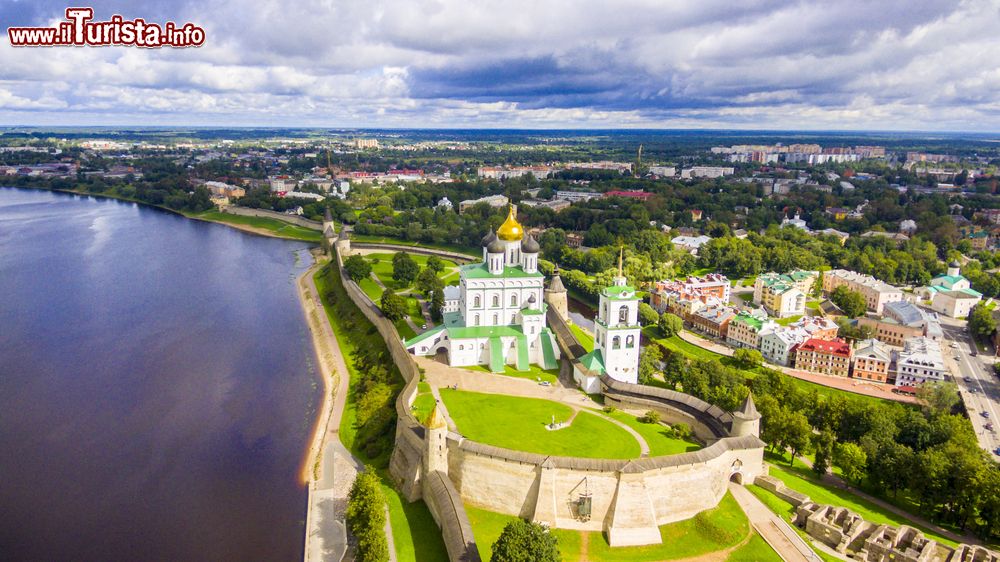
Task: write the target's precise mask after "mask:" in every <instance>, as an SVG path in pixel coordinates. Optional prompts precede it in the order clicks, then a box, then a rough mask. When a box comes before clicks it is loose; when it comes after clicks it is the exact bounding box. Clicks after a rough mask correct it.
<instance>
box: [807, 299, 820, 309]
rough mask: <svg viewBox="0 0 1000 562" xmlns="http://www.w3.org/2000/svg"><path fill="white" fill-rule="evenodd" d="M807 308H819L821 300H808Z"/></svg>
mask: <svg viewBox="0 0 1000 562" xmlns="http://www.w3.org/2000/svg"><path fill="white" fill-rule="evenodd" d="M806 308H808V309H809V310H816V311H818V310H819V301H806Z"/></svg>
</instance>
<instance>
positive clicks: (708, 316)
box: [688, 306, 736, 338]
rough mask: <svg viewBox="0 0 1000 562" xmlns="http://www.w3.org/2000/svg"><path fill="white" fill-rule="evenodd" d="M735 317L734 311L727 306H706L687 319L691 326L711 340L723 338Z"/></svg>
mask: <svg viewBox="0 0 1000 562" xmlns="http://www.w3.org/2000/svg"><path fill="white" fill-rule="evenodd" d="M735 317H736V310H735V309H733V308H731V307H728V306H707V307H705V308H702V309H701V310H698V311H697V312H695V313H694V314H692V315H691V317H690V318H689V319H688V320H689V322H690V323H691V326H692V327H693V328H694V329H696V330H698V331H699V332H702V333H705V334H707V335H709V336H711V337H713V338H725V337H726V335H727V333H728V332H729V322H730V321H732V319H733V318H735Z"/></svg>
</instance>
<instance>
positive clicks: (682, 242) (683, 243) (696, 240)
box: [670, 234, 712, 254]
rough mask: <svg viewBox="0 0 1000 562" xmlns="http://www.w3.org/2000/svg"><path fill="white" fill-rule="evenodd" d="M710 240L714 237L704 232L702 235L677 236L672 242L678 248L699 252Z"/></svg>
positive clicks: (693, 252) (694, 252)
mask: <svg viewBox="0 0 1000 562" xmlns="http://www.w3.org/2000/svg"><path fill="white" fill-rule="evenodd" d="M710 240H712V239H711V238H709V237H708V236H705V235H704V234H702V235H701V236H675V237H674V238H672V239H671V240H670V242H671V243H672V244H673V245H674V246H677V247H678V248H682V249H684V250H687V251H688V252H691V253H692V254H697V253H698V249H699V248H701V247H702V246H704V245H705V244H708V242H709V241H710Z"/></svg>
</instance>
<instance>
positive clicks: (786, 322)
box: [774, 314, 802, 326]
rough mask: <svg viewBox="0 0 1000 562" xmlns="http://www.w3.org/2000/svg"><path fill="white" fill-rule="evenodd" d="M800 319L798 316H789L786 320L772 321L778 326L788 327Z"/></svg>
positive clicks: (799, 315) (800, 316)
mask: <svg viewBox="0 0 1000 562" xmlns="http://www.w3.org/2000/svg"><path fill="white" fill-rule="evenodd" d="M801 319H802V315H801V314H798V315H796V316H789V317H788V318H776V319H775V320H774V321H775V322H777V323H778V325H779V326H789V325H791V324H794V323H796V322H798V321H799V320H801Z"/></svg>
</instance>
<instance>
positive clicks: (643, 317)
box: [639, 302, 660, 326]
mask: <svg viewBox="0 0 1000 562" xmlns="http://www.w3.org/2000/svg"><path fill="white" fill-rule="evenodd" d="M659 321H660V315H659V314H657V313H656V310H654V309H653V307H651V306H649V305H648V304H646V303H644V302H641V303H639V322H641V323H642V325H643V326H652V325H654V324H656V323H657V322H659Z"/></svg>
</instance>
